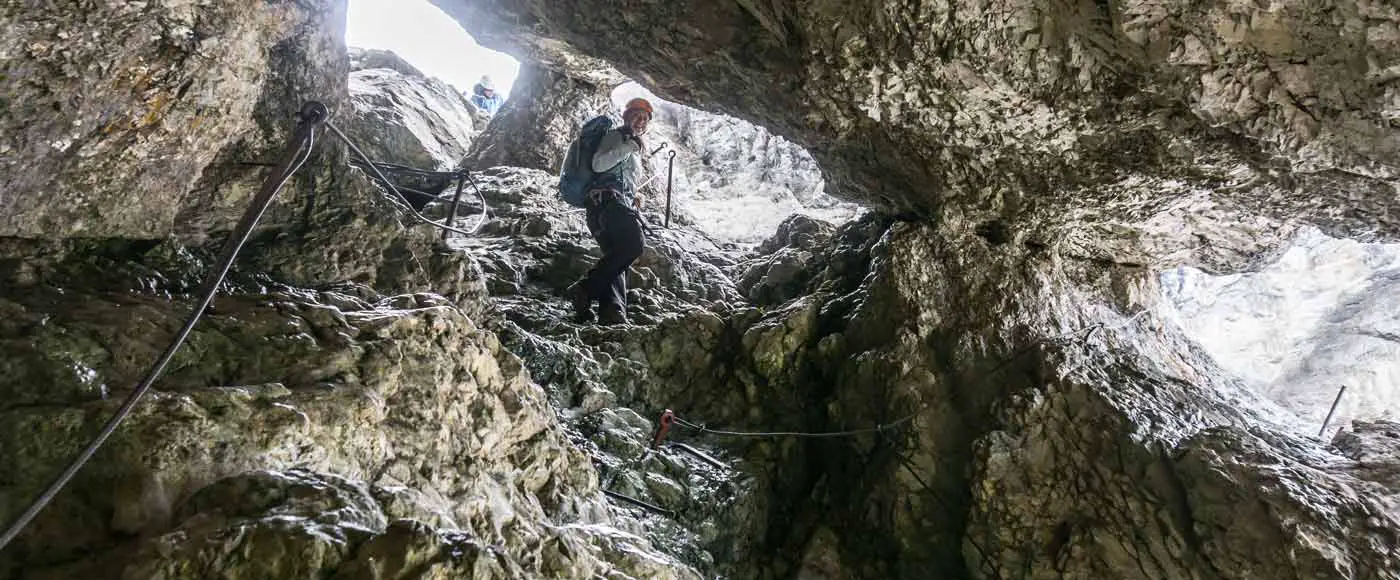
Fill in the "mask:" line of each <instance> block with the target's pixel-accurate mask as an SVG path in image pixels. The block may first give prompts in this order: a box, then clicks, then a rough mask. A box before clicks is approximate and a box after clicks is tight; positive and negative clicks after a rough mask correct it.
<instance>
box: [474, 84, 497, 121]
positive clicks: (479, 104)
mask: <svg viewBox="0 0 1400 580" xmlns="http://www.w3.org/2000/svg"><path fill="white" fill-rule="evenodd" d="M471 101H472V104H473V105H476V108H478V109H481V112H483V113H486V116H488V117H489V116H492V115H495V114H496V111H497V110H498V109H500V108H501V102H502V101H503V99H501V96H500V95H498V94H496V83H494V82H492V81H491V77H489V76H487V75H481V80H479V81H477V82H476V86H475V87H472V98H471Z"/></svg>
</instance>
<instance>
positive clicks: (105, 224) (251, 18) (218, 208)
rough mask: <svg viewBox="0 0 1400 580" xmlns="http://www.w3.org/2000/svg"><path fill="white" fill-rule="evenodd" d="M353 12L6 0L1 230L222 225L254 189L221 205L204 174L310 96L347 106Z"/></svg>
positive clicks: (43, 233) (267, 135)
mask: <svg viewBox="0 0 1400 580" xmlns="http://www.w3.org/2000/svg"><path fill="white" fill-rule="evenodd" d="M344 21H345V10H344V4H343V2H340V1H337V0H317V1H313V2H302V3H273V4H256V5H251V4H249V5H244V4H238V5H233V4H230V5H227V6H222V7H209V6H196V5H192V4H189V3H186V2H171V1H162V2H146V3H110V2H105V3H100V4H97V5H93V6H75V5H62V4H52V3H45V4H8V5H6V6H5V7H4V8H3V9H0V24H3V28H4V32H3V33H0V54H5V55H7V56H6V57H5V58H4V59H3V60H4V64H3V65H0V67H3V68H0V78H3V79H4V81H3V82H4V84H5V87H6V89H5V92H4V93H5V97H4V99H5V100H4V106H3V107H0V129H2V130H0V134H3V137H0V174H3V177H0V180H3V181H0V191H3V192H4V194H3V196H0V215H3V217H0V236H18V237H25V238H44V239H53V238H59V237H70V236H81V237H94V238H97V237H129V238H146V239H153V238H160V237H162V236H165V235H169V234H172V233H176V232H178V231H180V230H182V229H183V230H184V231H192V230H196V229H201V230H202V229H203V228H202V227H195V228H187V227H186V226H187V225H188V224H187V223H186V222H188V221H190V218H189V217H188V215H187V214H194V215H196V216H197V220H198V223H199V226H210V227H213V226H223V227H225V228H227V227H228V226H229V225H231V224H232V223H233V222H235V221H236V220H237V218H238V210H236V209H231V208H233V207H235V206H239V207H240V209H241V205H242V204H243V203H245V202H246V201H247V199H249V198H250V197H251V192H239V193H240V195H238V196H237V198H236V199H232V200H219V201H225V202H226V203H217V202H214V203H211V201H213V200H210V199H208V198H205V197H203V196H201V195H199V194H198V191H197V190H198V189H199V187H198V185H197V181H198V180H199V179H200V177H201V175H202V174H204V173H206V172H215V171H219V170H222V169H223V168H221V167H216V165H218V164H222V163H231V162H235V161H260V160H261V159H258V158H256V157H247V158H244V159H237V160H235V159H233V158H232V157H231V156H230V155H229V153H231V152H232V151H234V150H239V149H242V150H244V151H245V152H248V150H252V152H254V153H256V152H264V151H270V150H273V149H274V148H276V149H280V147H281V144H280V142H279V141H280V139H281V138H282V137H279V136H281V135H286V134H289V129H290V122H291V121H290V120H291V119H293V117H292V114H293V113H295V112H296V111H297V110H299V109H300V108H301V104H302V102H303V101H305V100H310V99H318V100H321V101H323V102H325V103H326V104H327V105H329V106H331V107H332V108H333V109H339V108H342V106H343V103H344V100H345V98H346V91H345V81H344V79H345V74H346V69H345V66H346V65H345V47H344V41H343V40H342V39H343V38H344V35H345V33H344V28H345V25H344ZM267 143H277V144H276V145H273V146H271V147H269V146H267Z"/></svg>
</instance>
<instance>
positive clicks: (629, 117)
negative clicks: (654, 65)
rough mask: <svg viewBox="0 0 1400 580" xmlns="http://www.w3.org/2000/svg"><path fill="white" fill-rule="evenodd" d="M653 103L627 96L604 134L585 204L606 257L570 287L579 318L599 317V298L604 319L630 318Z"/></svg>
mask: <svg viewBox="0 0 1400 580" xmlns="http://www.w3.org/2000/svg"><path fill="white" fill-rule="evenodd" d="M651 115H652V108H651V103H650V102H647V100H646V99H642V98H636V99H632V100H630V101H627V105H626V106H625V107H624V108H623V111H622V125H620V126H618V127H617V128H615V129H611V130H609V131H608V132H607V133H606V134H604V135H603V138H602V141H600V142H599V144H598V149H597V151H596V152H595V153H594V154H593V163H592V165H593V172H594V173H595V174H596V176H595V177H594V178H593V181H592V182H591V183H590V184H589V190H588V199H587V202H586V205H585V208H586V212H587V213H586V218H587V222H588V231H589V233H592V234H593V239H595V240H597V241H598V247H599V248H601V249H602V250H603V257H602V258H599V259H598V262H597V263H596V264H594V265H593V269H591V270H589V271H588V274H586V275H584V277H583V278H582V279H580V280H579V281H578V282H575V283H574V284H573V286H570V287H569V295H570V297H571V298H572V299H573V307H574V319H575V320H576V321H578V322H581V323H582V322H589V321H591V320H592V319H593V302H594V301H595V300H596V301H597V302H598V322H599V323H600V324H605V325H611V324H626V323H627V314H626V310H627V268H628V267H630V266H631V265H632V262H634V261H636V260H637V258H638V257H640V256H641V255H642V223H641V216H640V215H639V214H638V213H637V209H638V208H640V207H641V203H640V198H639V197H637V191H636V186H637V176H638V175H639V174H640V172H641V166H640V163H641V155H640V154H641V152H643V151H646V150H647V148H646V145H645V144H644V143H643V142H642V135H645V134H646V132H647V124H648V123H649V122H651Z"/></svg>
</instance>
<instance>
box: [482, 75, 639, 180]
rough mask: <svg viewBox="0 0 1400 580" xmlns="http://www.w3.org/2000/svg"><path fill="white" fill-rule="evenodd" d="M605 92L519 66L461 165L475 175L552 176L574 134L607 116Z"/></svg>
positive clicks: (602, 87)
mask: <svg viewBox="0 0 1400 580" xmlns="http://www.w3.org/2000/svg"><path fill="white" fill-rule="evenodd" d="M607 91H608V87H607V86H606V85H600V84H594V83H592V82H590V81H588V80H581V79H579V78H576V77H571V76H567V75H563V74H559V73H557V72H551V71H549V70H546V69H543V68H540V67H536V66H530V65H525V66H521V67H520V76H519V78H517V79H516V81H515V85H514V86H513V88H511V97H510V98H509V99H507V100H506V102H505V104H504V105H501V109H500V110H499V111H497V112H496V116H495V117H493V118H492V120H491V124H490V125H487V127H486V129H485V131H484V132H483V133H482V135H481V137H480V138H479V139H478V140H477V141H476V146H475V147H473V148H472V150H471V153H470V155H468V156H467V158H466V160H464V161H463V163H464V165H465V166H466V167H471V168H474V169H485V168H488V167H495V166H498V165H508V166H511V167H527V168H531V169H539V170H543V171H550V172H554V173H556V174H557V173H558V172H559V167H560V166H561V165H562V164H563V162H564V155H565V154H566V153H567V152H568V149H569V143H571V142H572V141H573V140H574V137H576V136H577V134H578V128H579V127H581V126H583V123H584V122H586V121H588V120H589V119H591V118H593V117H596V116H598V115H606V114H608V113H609V112H610V111H611V107H610V105H609V102H608V92H607Z"/></svg>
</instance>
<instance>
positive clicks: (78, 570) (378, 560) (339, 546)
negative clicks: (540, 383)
mask: <svg viewBox="0 0 1400 580" xmlns="http://www.w3.org/2000/svg"><path fill="white" fill-rule="evenodd" d="M54 296H57V299H53V298H50V297H54ZM371 299H375V297H374V296H373V293H372V292H368V291H367V290H366V289H360V290H359V291H356V290H355V289H354V288H347V289H345V290H343V291H341V292H336V291H322V292H314V291H305V290H297V289H292V288H282V289H276V290H274V291H272V292H270V293H266V294H237V295H234V296H228V297H225V298H222V299H221V300H220V301H219V302H218V304H217V306H216V309H215V311H214V312H212V313H210V315H209V316H208V317H207V321H206V322H205V323H204V324H203V325H201V327H200V328H199V329H198V330H197V331H196V333H195V334H194V336H193V337H192V338H191V340H190V345H189V346H188V347H187V348H186V349H185V350H184V351H183V352H182V353H181V355H180V356H179V357H177V359H176V360H175V362H174V363H173V364H172V365H171V370H170V371H169V372H168V373H167V374H166V376H165V377H164V378H163V379H162V380H161V381H160V382H159V383H157V386H156V390H155V391H154V392H153V393H151V394H150V395H149V398H148V400H147V401H146V402H145V403H143V404H142V405H140V406H138V407H137V410H136V412H135V414H134V415H133V416H132V417H131V418H130V419H129V420H128V421H127V422H126V424H125V425H123V427H122V429H120V430H119V431H118V432H117V434H116V436H115V437H114V438H113V439H112V441H110V442H109V443H108V445H107V446H106V447H105V448H104V450H103V451H102V452H101V453H100V454H99V455H98V457H97V458H96V459H94V461H93V464H92V465H90V466H89V468H88V469H87V470H85V471H84V472H83V473H82V474H81V475H80V476H79V478H78V479H77V480H76V481H75V482H74V483H73V485H72V486H71V488H70V490H69V492H68V493H67V494H66V495H65V496H64V498H63V499H60V500H58V501H56V502H55V503H54V505H52V506H50V507H49V509H47V510H46V511H45V512H44V513H43V515H41V517H40V519H39V520H37V521H36V522H35V523H34V525H33V526H32V527H31V528H30V531H29V532H28V533H27V534H26V535H24V536H22V538H21V540H20V542H19V543H18V544H17V545H15V546H12V547H11V548H10V549H7V550H6V552H5V553H4V554H3V555H2V556H3V558H2V559H0V570H5V571H6V575H7V577H8V575H9V573H12V572H13V571H15V570H16V568H15V567H17V566H22V567H23V569H24V570H26V572H27V573H33V574H34V577H38V578H49V577H52V578H61V577H79V576H81V577H96V576H95V574H98V572H97V571H96V570H97V568H93V567H101V566H107V567H108V568H107V569H106V571H104V572H101V574H108V575H110V574H112V571H113V570H116V569H120V570H122V576H121V577H125V578H191V579H193V578H204V577H208V576H207V574H211V573H212V574H216V575H218V576H220V577H288V576H297V577H301V576H306V575H312V574H314V575H324V574H328V573H330V572H331V571H337V573H341V574H344V575H345V577H347V578H381V577H397V576H395V575H394V574H396V573H391V572H389V571H386V570H388V569H386V568H384V567H385V566H389V567H390V568H392V567H393V566H399V568H398V569H400V570H402V569H405V567H407V568H415V567H417V566H419V565H423V566H427V567H429V568H431V569H438V568H441V569H442V570H443V571H439V572H437V573H439V574H443V573H446V572H445V571H446V570H452V569H457V570H477V571H478V572H479V573H483V574H484V573H486V571H494V574H495V575H496V577H519V576H520V575H521V574H524V575H527V576H560V577H589V576H593V575H596V574H601V573H603V572H604V571H606V570H610V569H619V570H625V571H627V573H628V574H629V575H631V576H633V577H689V576H688V572H686V571H685V569H684V568H683V567H678V566H676V565H674V564H672V563H668V561H667V559H666V558H664V557H662V556H657V555H654V554H650V553H649V552H648V551H647V547H646V542H645V540H643V539H640V538H637V537H634V536H632V535H630V534H628V533H626V532H623V531H621V530H618V529H616V528H614V527H612V525H611V519H610V516H609V514H608V512H607V510H606V509H605V508H604V507H603V504H602V498H601V496H599V495H598V494H597V479H596V475H595V473H594V471H593V470H592V468H591V466H590V465H589V464H588V462H587V460H586V458H585V457H584V456H583V455H582V454H580V453H579V452H578V451H577V450H576V449H575V448H574V447H573V446H572V445H570V444H569V443H568V441H567V440H566V439H565V438H564V436H563V433H562V432H561V431H560V430H559V429H558V427H557V425H556V424H555V423H554V421H553V412H552V410H551V409H550V408H549V406H548V404H547V402H546V400H545V398H544V393H543V392H542V391H541V390H539V389H538V388H537V387H535V386H533V385H531V384H530V383H529V382H528V379H527V378H526V375H525V374H524V373H523V372H522V367H521V365H520V361H519V359H517V358H516V357H515V356H514V355H512V354H510V353H508V352H505V351H503V350H501V347H500V344H499V343H498V342H497V341H496V340H495V338H494V337H493V336H492V335H491V334H490V333H489V332H485V331H483V330H481V329H480V328H479V327H478V326H477V325H476V324H475V323H473V322H472V321H471V320H470V319H469V318H467V317H466V316H464V315H463V313H462V312H461V311H460V310H458V309H457V308H455V307H453V306H452V305H451V304H450V303H448V302H447V301H445V300H443V299H442V298H440V297H437V296H434V295H429V294H421V295H403V296H397V297H382V298H377V301H371ZM182 302H183V301H182V300H177V301H176V302H175V303H173V304H172V303H170V302H168V301H167V300H166V299H165V298H164V297H163V296H161V295H159V294H156V295H150V296H141V295H139V294H137V295H131V294H106V293H91V292H76V291H72V292H66V293H63V294H56V293H45V294H32V295H31V299H28V300H24V299H18V300H16V299H7V300H6V301H5V303H4V304H5V309H6V311H7V313H8V316H7V317H6V319H5V329H4V334H5V335H6V336H11V337H14V336H20V335H22V334H23V333H25V332H30V333H33V332H34V331H35V330H36V329H42V330H39V333H38V334H37V335H35V336H36V338H38V340H32V341H31V342H30V345H29V346H28V347H22V346H19V345H17V344H12V345H11V347H10V348H7V354H6V359H7V361H18V362H19V363H20V364H21V365H23V366H21V370H27V371H28V372H29V373H30V374H31V375H33V376H36V377H44V378H47V379H48V382H47V383H44V382H28V381H26V382H19V383H10V384H8V386H7V391H6V392H5V393H4V400H5V401H6V404H5V406H4V407H3V410H0V413H3V415H4V421H3V427H0V450H3V455H4V456H5V457H7V458H9V461H11V462H12V467H13V469H11V470H7V474H8V475H7V476H5V477H4V479H3V480H0V485H3V487H0V491H2V492H3V493H0V497H3V498H4V502H3V503H0V507H3V508H4V509H3V512H4V517H5V518H6V520H7V521H8V518H9V517H11V514H13V513H15V512H16V511H17V510H18V509H19V508H21V507H22V505H23V504H22V503H21V502H22V501H24V500H27V499H28V498H30V497H32V495H33V494H34V493H35V492H37V490H38V488H39V486H41V485H42V484H44V483H46V482H47V480H48V478H49V476H50V474H51V473H52V472H53V470H54V469H56V468H57V467H58V466H59V462H60V461H64V460H67V459H68V458H69V457H71V455H72V454H73V453H74V452H75V451H76V449H77V447H78V446H79V445H81V444H82V443H83V442H84V439H85V434H87V433H91V432H92V430H93V429H95V428H96V426H97V425H98V424H99V422H100V421H103V420H105V419H106V417H107V415H108V414H110V413H111V412H112V410H113V409H114V408H115V407H116V405H117V403H118V402H119V401H118V397H119V396H121V395H124V394H125V393H124V391H125V389H127V388H129V386H130V385H131V384H132V383H133V382H134V380H135V378H137V377H139V376H140V373H141V372H143V371H144V365H145V364H147V363H148V362H149V361H150V360H151V358H152V357H153V356H154V353H155V350H154V349H157V348H160V347H161V346H162V343H159V342H154V341H155V340H156V339H158V338H163V337H165V336H168V335H170V334H171V333H173V330H174V328H175V327H176V325H177V324H178V322H179V318H177V317H179V316H182V315H183V312H182V311H181V310H180V309H179V305H180V303H182ZM118 313H125V315H124V316H123V315H120V314H118ZM117 320H120V321H121V322H120V323H105V322H103V321H117ZM26 329H27V330H26ZM69 345H71V346H69ZM10 364H14V363H13V362H11V363H10ZM55 387H61V388H55ZM109 392H110V395H111V396H109ZM78 498H82V500H81V501H76V500H77V499H78ZM134 535H140V536H143V537H144V539H138V540H127V538H131V537H133V536H134ZM621 545H629V546H631V547H632V548H631V549H621V548H620V546H621ZM109 550H110V552H109ZM80 554H90V555H91V556H90V557H88V558H86V559H83V560H81V561H80V562H78V563H76V564H69V563H64V562H68V561H71V560H73V558H74V556H77V555H80ZM104 554H107V555H105V556H104ZM447 555H452V557H451V558H448V559H446V560H444V559H443V558H444V557H445V556H447ZM274 556H275V557H274ZM390 556H392V558H391V559H390V560H389V561H386V560H384V558H386V557H390ZM395 558H396V559H398V561H401V562H407V563H402V564H394V563H393V561H394V560H393V559H395ZM413 562H419V564H415V563H413ZM432 562H437V563H435V564H433V563H432ZM111 566H118V567H119V568H111ZM385 574H388V575H387V576H386V575H385Z"/></svg>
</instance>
